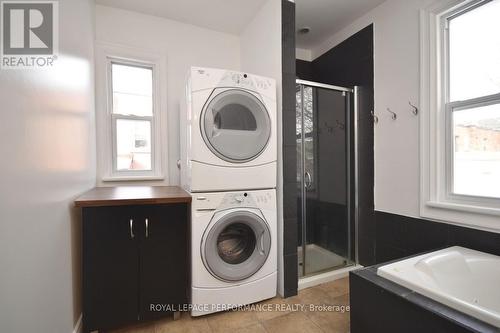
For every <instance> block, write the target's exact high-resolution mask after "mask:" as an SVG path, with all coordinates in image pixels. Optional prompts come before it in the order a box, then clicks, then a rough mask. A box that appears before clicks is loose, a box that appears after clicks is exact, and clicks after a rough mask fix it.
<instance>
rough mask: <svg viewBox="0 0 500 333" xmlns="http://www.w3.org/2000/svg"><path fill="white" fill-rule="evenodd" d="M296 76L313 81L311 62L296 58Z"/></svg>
mask: <svg viewBox="0 0 500 333" xmlns="http://www.w3.org/2000/svg"><path fill="white" fill-rule="evenodd" d="M296 66H297V67H296V68H297V77H298V78H299V79H301V80H307V81H313V80H314V75H313V67H312V62H310V61H305V60H300V59H297V62H296Z"/></svg>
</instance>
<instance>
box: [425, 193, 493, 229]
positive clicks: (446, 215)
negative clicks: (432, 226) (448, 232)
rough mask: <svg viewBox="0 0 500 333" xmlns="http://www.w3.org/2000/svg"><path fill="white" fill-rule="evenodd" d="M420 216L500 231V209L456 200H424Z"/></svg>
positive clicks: (462, 225)
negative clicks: (456, 201) (455, 201)
mask: <svg viewBox="0 0 500 333" xmlns="http://www.w3.org/2000/svg"><path fill="white" fill-rule="evenodd" d="M420 216H421V217H422V218H424V219H429V220H432V221H435V222H441V223H446V224H454V225H458V226H461V227H467V228H473V229H479V230H484V231H489V232H495V233H500V223H499V218H498V217H499V216H500V209H498V208H494V207H487V206H476V205H470V204H463V203H454V202H439V201H431V200H427V201H422V204H421V206H420Z"/></svg>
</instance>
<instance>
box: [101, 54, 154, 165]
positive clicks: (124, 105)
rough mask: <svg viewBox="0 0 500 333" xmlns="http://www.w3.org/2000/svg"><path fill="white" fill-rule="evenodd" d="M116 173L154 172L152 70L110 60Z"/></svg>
mask: <svg viewBox="0 0 500 333" xmlns="http://www.w3.org/2000/svg"><path fill="white" fill-rule="evenodd" d="M109 68H110V70H111V73H110V74H111V80H110V83H111V87H110V94H111V96H109V100H110V101H111V112H110V113H111V117H112V126H113V128H112V132H113V171H115V172H129V171H131V172H133V171H151V170H152V167H153V163H152V162H153V159H154V157H155V156H154V154H153V150H152V149H151V147H152V145H153V144H152V138H153V135H154V131H153V126H152V125H153V121H154V108H153V98H154V96H153V68H152V67H151V66H147V65H142V64H138V63H134V62H124V61H118V60H112V59H110V63H109Z"/></svg>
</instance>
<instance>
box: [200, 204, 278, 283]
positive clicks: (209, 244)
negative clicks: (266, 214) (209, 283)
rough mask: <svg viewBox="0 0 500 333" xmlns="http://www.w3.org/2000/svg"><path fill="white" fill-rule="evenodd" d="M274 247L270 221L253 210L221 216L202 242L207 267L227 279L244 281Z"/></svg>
mask: <svg viewBox="0 0 500 333" xmlns="http://www.w3.org/2000/svg"><path fill="white" fill-rule="evenodd" d="M270 249H271V234H270V231H269V227H268V226H267V223H266V222H265V221H264V220H263V219H262V218H261V217H260V216H258V215H257V214H254V213H252V212H250V211H234V212H231V213H228V214H225V215H223V216H222V217H220V218H219V219H218V220H217V222H216V223H215V224H213V225H212V227H211V228H210V230H208V232H206V233H205V235H204V239H203V243H202V245H201V252H202V258H203V261H204V263H205V266H206V267H207V269H208V270H209V271H210V273H211V274H212V275H213V276H215V277H216V278H218V279H220V280H223V281H241V280H244V279H246V278H248V277H250V276H252V275H254V274H255V273H257V272H258V271H259V269H260V268H261V267H262V266H263V265H264V263H265V262H266V260H267V257H268V256H269V251H270Z"/></svg>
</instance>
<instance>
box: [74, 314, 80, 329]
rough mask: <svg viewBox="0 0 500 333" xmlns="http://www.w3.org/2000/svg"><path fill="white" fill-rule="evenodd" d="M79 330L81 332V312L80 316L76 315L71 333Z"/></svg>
mask: <svg viewBox="0 0 500 333" xmlns="http://www.w3.org/2000/svg"><path fill="white" fill-rule="evenodd" d="M81 332H82V314H80V317H78V320H77V321H76V325H75V328H74V329H73V333H81Z"/></svg>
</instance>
